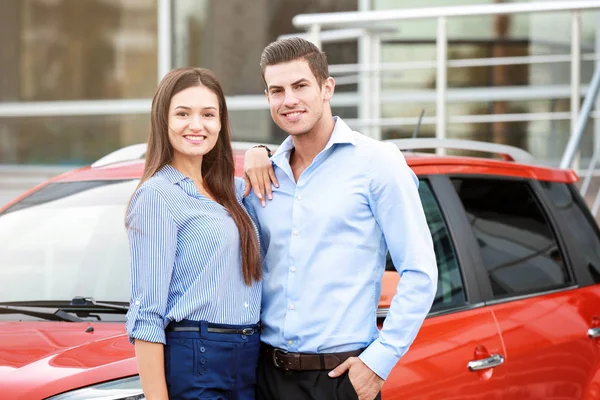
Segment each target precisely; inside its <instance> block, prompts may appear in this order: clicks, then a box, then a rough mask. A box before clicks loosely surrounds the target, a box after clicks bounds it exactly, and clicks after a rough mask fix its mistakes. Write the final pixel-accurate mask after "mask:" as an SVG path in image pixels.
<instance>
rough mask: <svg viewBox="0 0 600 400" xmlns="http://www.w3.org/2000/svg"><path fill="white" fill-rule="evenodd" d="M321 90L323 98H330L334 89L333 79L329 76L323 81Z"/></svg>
mask: <svg viewBox="0 0 600 400" xmlns="http://www.w3.org/2000/svg"><path fill="white" fill-rule="evenodd" d="M322 91H323V94H324V96H325V100H331V97H332V96H333V92H334V91H335V79H333V78H332V77H331V76H330V77H329V78H327V79H325V81H324V82H323V85H322Z"/></svg>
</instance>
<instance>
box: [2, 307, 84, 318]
mask: <svg viewBox="0 0 600 400" xmlns="http://www.w3.org/2000/svg"><path fill="white" fill-rule="evenodd" d="M31 308H34V307H19V306H12V305H11V306H9V305H5V304H3V303H0V314H23V315H29V316H31V317H36V318H42V319H45V320H48V321H67V322H83V320H82V319H81V318H78V317H76V316H74V315H71V314H69V313H67V312H65V311H62V310H56V312H54V313H50V312H43V311H35V310H32V309H31Z"/></svg>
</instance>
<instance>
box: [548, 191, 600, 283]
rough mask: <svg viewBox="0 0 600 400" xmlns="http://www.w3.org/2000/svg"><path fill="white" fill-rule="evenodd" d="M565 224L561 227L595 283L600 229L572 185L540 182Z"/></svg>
mask: <svg viewBox="0 0 600 400" xmlns="http://www.w3.org/2000/svg"><path fill="white" fill-rule="evenodd" d="M540 183H541V186H542V188H544V190H545V191H546V193H547V194H548V197H549V198H550V200H551V201H552V202H553V203H554V205H555V206H556V209H557V211H558V212H559V213H562V214H563V215H564V218H565V220H566V221H569V222H570V223H569V224H568V225H567V226H561V229H562V230H563V231H564V232H566V234H568V235H569V236H570V237H572V238H573V242H575V243H577V245H578V250H580V251H581V252H582V254H580V255H579V256H581V257H582V258H583V259H584V260H585V263H586V266H587V268H588V272H589V274H590V275H591V277H592V279H593V281H594V282H595V283H600V230H599V229H598V225H597V224H596V221H595V220H594V218H593V217H592V214H591V213H590V211H589V210H588V209H587V207H586V205H585V203H584V202H583V199H582V198H581V196H580V195H579V193H577V189H576V188H575V186H574V185H569V184H566V183H558V182H540Z"/></svg>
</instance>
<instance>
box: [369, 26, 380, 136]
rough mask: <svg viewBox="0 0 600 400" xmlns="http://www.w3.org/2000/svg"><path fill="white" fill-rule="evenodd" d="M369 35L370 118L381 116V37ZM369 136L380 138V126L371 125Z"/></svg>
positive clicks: (373, 34)
mask: <svg viewBox="0 0 600 400" xmlns="http://www.w3.org/2000/svg"><path fill="white" fill-rule="evenodd" d="M370 37H371V99H370V101H371V107H370V108H371V111H370V114H371V120H372V121H375V120H379V119H380V118H381V70H380V68H379V67H380V65H379V64H380V63H381V37H380V36H379V35H378V34H376V33H372V34H371V35H370ZM371 137H372V138H374V139H377V140H381V126H380V125H379V124H376V125H371Z"/></svg>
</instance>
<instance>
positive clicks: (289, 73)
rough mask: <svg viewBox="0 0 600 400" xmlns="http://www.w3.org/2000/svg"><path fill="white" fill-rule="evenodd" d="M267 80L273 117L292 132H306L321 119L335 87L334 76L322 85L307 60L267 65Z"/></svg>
mask: <svg viewBox="0 0 600 400" xmlns="http://www.w3.org/2000/svg"><path fill="white" fill-rule="evenodd" d="M265 82H266V84H267V90H266V95H267V100H268V101H269V105H270V108H271V117H272V118H273V121H274V122H275V123H276V124H277V126H279V127H280V128H281V129H283V130H284V131H285V132H286V133H288V134H289V135H303V134H306V133H308V132H310V131H311V130H312V129H313V128H314V126H315V125H316V124H317V123H319V121H320V120H321V118H322V116H323V111H324V108H325V107H326V106H327V107H329V100H330V99H331V95H332V94H333V87H334V81H333V79H332V78H328V79H327V80H326V81H325V82H323V84H322V85H319V84H318V83H317V79H316V78H315V76H314V75H313V73H312V71H311V70H310V67H309V66H308V62H307V61H305V60H295V61H290V62H286V63H282V64H276V65H270V66H268V67H266V68H265Z"/></svg>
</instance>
